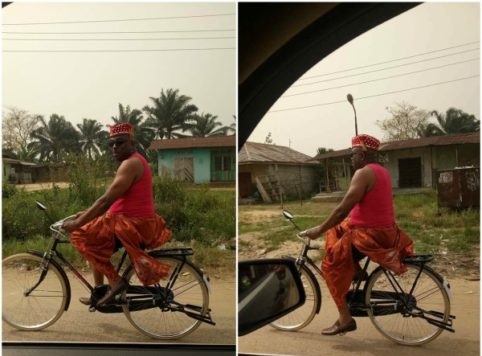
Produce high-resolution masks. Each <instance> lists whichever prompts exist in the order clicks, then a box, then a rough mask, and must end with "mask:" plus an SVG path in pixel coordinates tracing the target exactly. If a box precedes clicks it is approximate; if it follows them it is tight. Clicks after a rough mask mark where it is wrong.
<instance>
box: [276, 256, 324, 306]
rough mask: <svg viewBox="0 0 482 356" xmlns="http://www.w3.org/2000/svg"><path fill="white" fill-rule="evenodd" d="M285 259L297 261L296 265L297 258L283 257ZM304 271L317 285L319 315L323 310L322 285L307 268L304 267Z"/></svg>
mask: <svg viewBox="0 0 482 356" xmlns="http://www.w3.org/2000/svg"><path fill="white" fill-rule="evenodd" d="M283 258H285V259H287V260H292V261H295V263H296V258H294V257H291V256H283ZM302 268H303V270H305V272H306V274H307V275H308V276H310V278H311V279H313V280H314V281H315V282H316V283H315V293H316V295H317V297H318V303H317V305H316V314H319V313H320V309H321V288H320V283H319V282H318V280H317V279H316V276H315V274H314V273H313V272H312V271H311V270H310V269H309V268H308V267H306V266H303V267H302Z"/></svg>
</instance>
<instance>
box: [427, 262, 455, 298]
mask: <svg viewBox="0 0 482 356" xmlns="http://www.w3.org/2000/svg"><path fill="white" fill-rule="evenodd" d="M423 269H426V270H427V271H429V272H430V273H432V274H433V275H434V276H435V278H437V279H438V280H439V281H440V283H442V285H443V287H444V289H445V291H446V292H447V295H448V296H449V301H450V302H451V301H452V291H451V290H450V283H449V282H448V281H447V280H446V279H445V278H444V277H443V276H442V275H440V274H439V273H438V272H436V271H434V270H433V268H431V267H430V266H423Z"/></svg>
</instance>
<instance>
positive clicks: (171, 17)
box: [3, 13, 235, 26]
mask: <svg viewBox="0 0 482 356" xmlns="http://www.w3.org/2000/svg"><path fill="white" fill-rule="evenodd" d="M232 15H235V13H227V14H207V15H189V16H164V17H142V18H131V19H114V20H86V21H57V22H24V23H4V24H3V26H24V25H60V24H76V23H100V22H126V21H152V20H172V19H190V18H203V17H221V16H232Z"/></svg>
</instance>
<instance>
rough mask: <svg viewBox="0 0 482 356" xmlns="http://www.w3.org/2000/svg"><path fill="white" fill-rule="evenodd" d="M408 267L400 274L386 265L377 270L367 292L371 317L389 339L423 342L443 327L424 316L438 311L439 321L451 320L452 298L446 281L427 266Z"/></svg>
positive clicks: (400, 342)
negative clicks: (442, 280) (430, 321)
mask: <svg viewBox="0 0 482 356" xmlns="http://www.w3.org/2000/svg"><path fill="white" fill-rule="evenodd" d="M406 266H407V268H408V270H407V272H405V273H403V274H401V275H398V276H397V275H395V274H393V273H392V272H390V271H388V270H385V269H382V268H379V269H378V270H376V271H375V272H374V274H373V276H372V277H371V278H370V280H369V281H368V285H367V288H366V292H365V298H366V299H365V301H366V303H367V304H368V306H369V308H368V316H369V317H370V319H371V321H372V323H373V324H374V325H375V327H376V328H377V329H378V330H379V331H380V332H381V333H382V335H384V336H385V337H387V338H388V339H390V340H392V341H394V342H396V343H398V344H402V345H423V344H425V343H427V342H430V341H432V340H433V339H435V338H436V337H437V336H438V335H439V334H440V333H441V332H442V331H443V329H441V328H440V327H438V326H436V325H433V324H430V323H428V322H427V320H425V319H423V318H422V316H423V315H425V313H426V314H427V316H428V317H432V318H433V315H434V314H435V313H437V315H438V317H437V319H438V320H440V321H441V322H447V320H448V319H449V316H450V299H449V296H448V294H447V291H446V290H445V288H444V286H443V284H442V282H441V281H440V279H439V278H437V276H436V275H435V274H434V273H433V272H432V271H431V270H430V269H428V268H427V267H424V268H423V269H422V270H421V271H420V269H421V267H420V266H419V265H415V264H407V265H406ZM417 276H419V277H418V279H417ZM415 281H416V284H415ZM394 286H397V288H396V290H395V288H394ZM398 286H399V287H398ZM412 289H413V291H412ZM410 291H412V292H411V293H410Z"/></svg>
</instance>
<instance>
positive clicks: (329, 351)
mask: <svg viewBox="0 0 482 356" xmlns="http://www.w3.org/2000/svg"><path fill="white" fill-rule="evenodd" d="M450 284H451V287H452V314H454V315H455V316H456V317H457V319H456V320H455V321H454V328H455V331H456V332H455V333H450V332H443V333H442V334H441V335H440V336H439V337H438V338H437V339H435V340H434V341H432V342H431V343H429V344H427V345H424V346H421V347H407V346H401V345H397V344H395V343H393V342H391V341H389V340H387V339H385V338H384V337H383V336H382V335H381V334H380V333H378V331H377V330H376V329H375V327H374V326H373V325H372V324H371V322H370V320H369V319H368V318H357V324H358V330H357V331H355V332H352V333H348V334H346V335H344V336H322V335H321V334H320V331H321V329H322V328H325V327H328V326H330V325H331V324H332V323H333V321H334V320H335V319H336V317H337V313H336V308H335V305H334V303H333V300H332V299H331V297H330V296H329V293H328V291H327V290H326V287H325V285H324V283H322V288H323V290H322V293H323V303H322V308H321V312H320V314H318V315H317V316H316V317H315V319H314V320H313V322H312V323H311V324H310V325H308V326H307V327H306V328H305V329H303V330H301V331H298V332H293V333H288V332H280V331H277V330H274V329H273V328H271V327H270V326H266V327H264V328H262V329H259V330H257V331H255V332H253V333H251V334H248V335H246V336H242V337H240V338H239V347H238V350H239V352H252V353H263V354H264V353H267V354H282V355H303V356H342V355H343V356H347V355H353V356H386V355H390V356H419V355H420V356H441V355H451V356H455V355H464V356H472V355H480V353H479V336H480V326H479V321H480V310H479V300H480V293H479V282H473V281H467V280H464V279H453V280H450Z"/></svg>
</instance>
